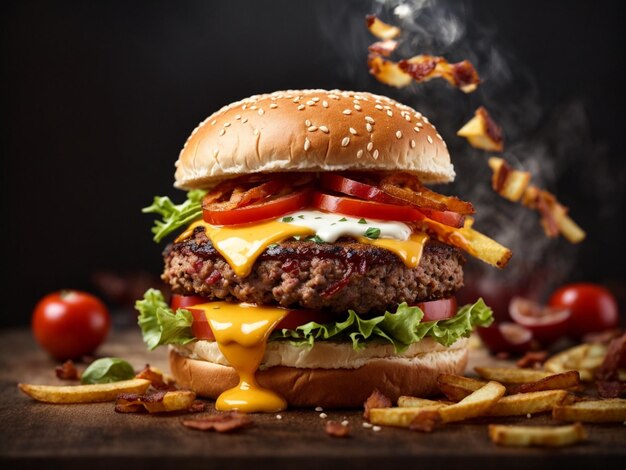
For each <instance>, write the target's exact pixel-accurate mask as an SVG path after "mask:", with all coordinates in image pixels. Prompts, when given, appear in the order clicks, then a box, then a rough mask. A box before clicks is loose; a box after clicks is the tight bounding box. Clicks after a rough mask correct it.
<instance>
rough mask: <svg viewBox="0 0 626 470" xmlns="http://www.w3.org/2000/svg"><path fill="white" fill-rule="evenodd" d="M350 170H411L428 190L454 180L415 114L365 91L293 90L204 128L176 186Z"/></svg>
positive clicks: (254, 101) (257, 99)
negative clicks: (286, 173) (249, 176)
mask: <svg viewBox="0 0 626 470" xmlns="http://www.w3.org/2000/svg"><path fill="white" fill-rule="evenodd" d="M348 169H350V170H393V171H407V172H410V173H413V174H415V175H417V176H418V177H419V178H420V179H421V180H422V181H423V182H425V183H444V182H449V181H452V180H453V179H454V176H455V175H454V167H453V166H452V163H451V162H450V155H449V153H448V150H447V148H446V144H445V142H444V141H443V139H442V138H441V136H440V135H439V134H438V133H437V130H436V129H435V127H434V126H433V125H432V124H430V123H429V121H428V119H427V118H426V117H424V116H422V114H420V113H419V112H417V111H415V110H414V109H413V108H410V107H408V106H405V105H403V104H400V103H398V102H397V101H394V100H392V99H390V98H387V97H384V96H378V95H373V94H371V93H366V92H348V91H339V90H332V91H326V90H288V91H280V92H275V93H271V94H265V95H257V96H252V97H250V98H246V99H244V100H242V101H238V102H236V103H233V104H230V105H228V106H225V107H224V108H222V109H220V110H219V111H217V112H216V113H214V114H213V115H211V116H209V117H208V118H207V119H206V120H204V121H203V122H202V123H200V125H199V126H198V127H197V128H196V129H194V131H193V132H192V133H191V136H189V138H188V139H187V142H186V143H185V145H184V147H183V149H182V151H181V152H180V156H179V158H178V161H177V162H176V182H175V186H176V187H178V188H181V189H194V188H203V189H210V188H211V187H213V186H215V185H216V184H217V183H219V182H220V181H222V180H224V179H228V178H232V177H235V176H238V175H241V174H246V173H260V172H283V171H341V170H348Z"/></svg>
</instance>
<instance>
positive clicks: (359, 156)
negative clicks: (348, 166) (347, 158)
mask: <svg viewBox="0 0 626 470" xmlns="http://www.w3.org/2000/svg"><path fill="white" fill-rule="evenodd" d="M362 156H363V149H361V150H359V151H358V152H357V153H356V158H361V157H362Z"/></svg>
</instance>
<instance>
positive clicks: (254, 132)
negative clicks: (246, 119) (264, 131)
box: [252, 129, 261, 135]
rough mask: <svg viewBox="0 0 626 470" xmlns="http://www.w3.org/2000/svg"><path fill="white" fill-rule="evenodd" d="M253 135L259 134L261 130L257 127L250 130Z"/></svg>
mask: <svg viewBox="0 0 626 470" xmlns="http://www.w3.org/2000/svg"><path fill="white" fill-rule="evenodd" d="M252 133H253V134H254V135H259V134H260V133H261V132H260V131H259V130H258V129H254V131H253V132H252Z"/></svg>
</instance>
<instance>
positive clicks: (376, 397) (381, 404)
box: [363, 388, 391, 420]
mask: <svg viewBox="0 0 626 470" xmlns="http://www.w3.org/2000/svg"><path fill="white" fill-rule="evenodd" d="M363 408H364V411H363V418H364V419H366V420H369V419H370V410H371V409H372V408H391V400H390V399H389V398H387V397H386V396H385V395H383V394H382V393H381V392H380V391H379V390H378V389H377V388H375V389H374V391H373V392H372V394H371V395H370V396H369V397H368V398H367V400H365V403H364V404H363Z"/></svg>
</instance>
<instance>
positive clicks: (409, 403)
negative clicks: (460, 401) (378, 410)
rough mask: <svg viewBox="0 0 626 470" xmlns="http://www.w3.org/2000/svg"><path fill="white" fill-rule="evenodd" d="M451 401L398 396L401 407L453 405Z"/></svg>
mask: <svg viewBox="0 0 626 470" xmlns="http://www.w3.org/2000/svg"><path fill="white" fill-rule="evenodd" d="M451 404H452V403H450V402H444V401H436V400H427V399H426V398H418V397H407V396H401V397H400V398H398V406H399V407H400V408H424V407H426V406H429V407H430V406H437V405H451Z"/></svg>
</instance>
